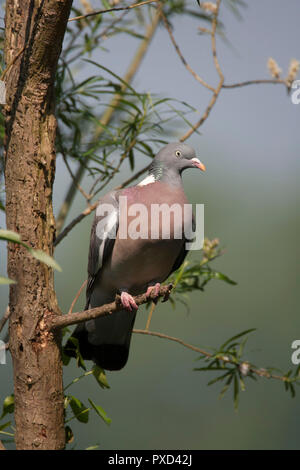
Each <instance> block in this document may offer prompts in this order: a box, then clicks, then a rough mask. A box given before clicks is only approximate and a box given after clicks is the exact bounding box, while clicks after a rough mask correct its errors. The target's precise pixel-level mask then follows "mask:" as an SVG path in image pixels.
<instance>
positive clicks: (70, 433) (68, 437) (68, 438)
mask: <svg viewBox="0 0 300 470" xmlns="http://www.w3.org/2000/svg"><path fill="white" fill-rule="evenodd" d="M65 433H66V444H70V443H71V442H72V441H74V434H73V431H72V429H71V428H70V426H66V427H65Z"/></svg>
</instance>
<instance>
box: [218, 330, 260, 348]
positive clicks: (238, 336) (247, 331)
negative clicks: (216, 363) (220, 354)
mask: <svg viewBox="0 0 300 470" xmlns="http://www.w3.org/2000/svg"><path fill="white" fill-rule="evenodd" d="M252 331H256V328H249V330H245V331H242V332H241V333H239V334H237V335H235V336H232V337H231V338H229V339H228V340H227V341H225V343H223V344H222V346H221V347H220V351H223V350H224V348H225V347H226V346H227V345H228V344H229V343H231V342H232V341H234V340H235V339H237V338H240V337H241V336H244V335H247V334H248V333H252Z"/></svg>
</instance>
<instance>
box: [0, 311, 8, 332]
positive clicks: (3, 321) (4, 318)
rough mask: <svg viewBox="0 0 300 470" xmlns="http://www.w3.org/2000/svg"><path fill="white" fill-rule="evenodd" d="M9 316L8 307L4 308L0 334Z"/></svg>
mask: <svg viewBox="0 0 300 470" xmlns="http://www.w3.org/2000/svg"><path fill="white" fill-rule="evenodd" d="M9 315H10V310H9V307H6V310H5V313H4V315H3V317H2V318H1V320H0V333H1V331H2V330H3V328H4V325H5V323H6V322H7V320H8V318H9Z"/></svg>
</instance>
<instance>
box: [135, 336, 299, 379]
mask: <svg viewBox="0 0 300 470" xmlns="http://www.w3.org/2000/svg"><path fill="white" fill-rule="evenodd" d="M132 332H133V333H136V334H141V335H148V336H156V337H157V338H162V339H167V340H169V341H174V342H175V343H179V344H181V345H182V346H184V347H185V348H187V349H191V350H192V351H195V352H197V353H200V354H202V355H203V356H206V357H208V358H212V357H214V356H215V355H214V354H212V353H209V352H207V351H204V350H203V349H201V348H198V347H197V346H193V345H192V344H189V343H186V342H185V341H183V340H182V339H180V338H175V337H174V336H169V335H166V334H164V333H159V332H157V331H149V330H139V329H133V330H132ZM218 359H219V360H220V361H223V362H224V363H227V364H232V365H234V366H235V367H238V368H239V369H240V370H242V369H243V366H244V370H245V367H246V366H248V367H247V373H246V374H243V375H248V374H249V373H250V372H252V373H253V374H255V375H258V376H259V377H266V378H267V379H275V380H281V381H282V382H289V381H290V380H291V379H290V378H289V377H287V376H284V375H277V374H271V373H270V372H268V371H267V370H266V369H263V368H259V369H257V368H255V367H252V366H251V364H250V363H249V362H247V361H241V362H236V361H233V360H231V359H229V358H228V357H227V356H222V355H220V356H218ZM212 372H213V369H212Z"/></svg>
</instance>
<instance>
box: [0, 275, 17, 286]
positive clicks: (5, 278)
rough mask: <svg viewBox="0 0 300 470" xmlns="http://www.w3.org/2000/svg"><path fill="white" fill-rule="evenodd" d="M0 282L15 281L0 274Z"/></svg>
mask: <svg viewBox="0 0 300 470" xmlns="http://www.w3.org/2000/svg"><path fill="white" fill-rule="evenodd" d="M1 284H16V281H14V280H13V279H9V278H8V277H3V276H0V285H1Z"/></svg>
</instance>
